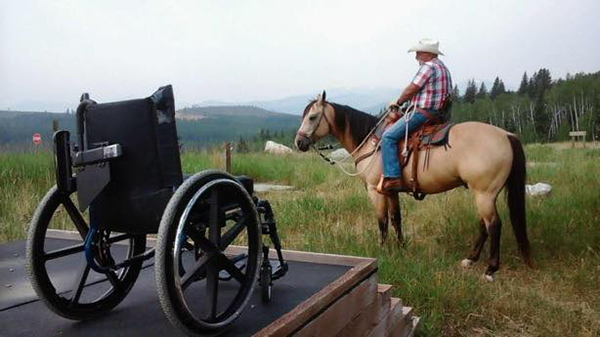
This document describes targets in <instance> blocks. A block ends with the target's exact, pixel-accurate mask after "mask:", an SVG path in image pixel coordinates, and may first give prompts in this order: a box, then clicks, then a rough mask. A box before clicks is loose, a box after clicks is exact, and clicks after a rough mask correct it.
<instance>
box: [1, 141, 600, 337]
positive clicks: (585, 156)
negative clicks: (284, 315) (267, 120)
mask: <svg viewBox="0 0 600 337" xmlns="http://www.w3.org/2000/svg"><path fill="white" fill-rule="evenodd" d="M526 154H527V159H528V162H529V166H528V171H529V172H528V182H529V183H535V182H545V183H549V184H551V185H552V186H553V191H552V193H551V194H550V195H549V196H546V197H541V198H530V197H528V198H527V202H528V204H527V216H528V226H529V236H530V240H531V243H532V251H533V259H534V260H533V261H534V264H535V268H534V269H528V268H526V267H525V266H524V264H523V263H522V262H521V260H520V258H519V255H518V253H517V249H516V243H515V239H514V236H513V234H512V230H511V227H510V224H509V219H508V214H507V212H506V207H505V202H504V200H503V199H504V198H502V200H500V201H499V202H498V204H499V208H500V212H501V217H502V220H503V223H504V230H503V233H502V243H501V247H502V251H501V254H502V255H501V261H502V266H501V270H500V271H499V272H498V274H497V281H495V282H493V283H488V282H484V281H482V280H481V275H482V274H483V272H484V270H485V262H484V261H485V259H482V261H480V262H478V263H477V264H476V265H475V266H474V267H473V268H471V269H468V270H464V269H462V268H461V267H460V266H459V261H460V260H461V259H463V258H465V257H466V255H467V252H468V250H469V249H470V247H471V244H472V242H473V241H474V240H475V238H476V236H477V232H478V230H477V220H476V216H475V210H474V206H473V203H472V200H471V196H470V194H469V191H468V190H466V189H462V188H460V189H457V190H454V191H451V192H449V193H446V194H440V195H433V196H428V197H427V198H426V199H425V200H424V201H422V202H417V201H414V200H412V199H410V198H409V197H408V196H403V197H402V215H403V226H404V227H403V228H404V232H405V238H406V240H407V243H406V245H405V246H403V247H401V248H399V247H397V246H396V245H395V244H394V242H393V240H390V242H389V243H388V244H387V245H386V246H384V247H382V246H380V245H379V243H378V242H379V241H378V240H379V232H378V228H377V224H376V221H375V217H374V211H373V210H372V209H371V205H370V203H369V201H368V199H367V195H366V192H365V191H364V187H363V185H362V183H361V181H360V180H359V179H358V178H349V177H346V176H345V175H344V174H343V173H341V172H340V171H339V170H337V169H336V168H335V167H331V166H329V165H327V164H324V163H322V162H321V161H320V159H319V158H318V157H317V156H316V155H314V154H312V155H311V154H304V155H300V154H295V155H291V156H286V157H275V156H269V155H265V154H244V155H237V154H236V155H235V156H234V158H233V171H234V173H235V174H246V175H249V176H252V177H253V178H254V179H255V180H257V181H260V182H271V183H277V184H287V185H293V186H295V187H296V189H294V190H293V191H286V192H270V193H265V194H263V195H261V197H263V198H266V199H268V200H269V201H270V202H271V203H272V205H273V208H274V211H275V215H276V217H277V220H278V229H279V233H280V235H281V237H282V241H283V245H284V248H286V249H297V250H309V251H315V252H326V253H336V254H348V255H358V256H369V257H375V258H377V259H378V263H379V281H380V282H381V283H389V284H393V285H394V288H393V289H394V290H393V295H394V296H396V297H401V298H402V299H403V301H404V303H406V304H407V305H410V306H413V307H414V308H415V311H416V314H417V315H419V316H421V317H422V320H421V322H422V325H421V327H420V330H419V335H422V336H439V335H444V336H464V335H468V336H598V335H600V198H599V197H600V149H575V150H571V149H562V147H561V146H558V147H557V146H548V145H530V146H527V148H526ZM183 166H184V171H186V172H197V171H201V170H203V169H206V168H220V167H223V164H222V162H221V157H220V156H219V155H217V154H212V155H211V154H196V153H186V154H184V156H183ZM53 175H54V173H53V170H52V157H51V156H50V155H49V154H47V153H39V154H37V155H33V154H7V153H4V154H3V153H0V242H6V241H10V240H17V239H23V238H24V237H25V232H26V227H27V223H28V221H29V219H30V217H31V215H32V213H33V211H34V209H35V207H36V205H37V203H38V202H39V200H40V199H41V197H42V196H43V194H44V193H45V191H46V190H47V189H48V188H49V187H50V186H51V185H52V184H53V180H54V177H53ZM390 230H391V229H390ZM391 234H393V232H392V233H391ZM483 254H484V255H483V256H487V247H486V250H484V253H483ZM276 287H277V285H275V291H276Z"/></svg>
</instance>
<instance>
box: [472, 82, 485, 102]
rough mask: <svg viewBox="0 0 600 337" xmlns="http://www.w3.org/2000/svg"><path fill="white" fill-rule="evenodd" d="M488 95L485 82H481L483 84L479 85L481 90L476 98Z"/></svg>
mask: <svg viewBox="0 0 600 337" xmlns="http://www.w3.org/2000/svg"><path fill="white" fill-rule="evenodd" d="M487 95H488V91H487V88H486V87H485V83H483V82H481V86H480V87H479V91H478V92H477V95H475V98H486V97H487Z"/></svg>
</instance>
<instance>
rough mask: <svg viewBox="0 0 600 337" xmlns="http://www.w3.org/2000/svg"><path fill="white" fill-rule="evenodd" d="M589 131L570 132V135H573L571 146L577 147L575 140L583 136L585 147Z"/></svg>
mask: <svg viewBox="0 0 600 337" xmlns="http://www.w3.org/2000/svg"><path fill="white" fill-rule="evenodd" d="M586 135H587V132H585V131H571V132H569V136H570V137H571V148H573V149H574V148H575V140H576V139H577V140H578V139H579V138H581V140H582V141H583V148H585V136H586Z"/></svg>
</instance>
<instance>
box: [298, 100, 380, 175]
mask: <svg viewBox="0 0 600 337" xmlns="http://www.w3.org/2000/svg"><path fill="white" fill-rule="evenodd" d="M389 113H390V110H389V109H386V111H385V113H384V114H383V115H382V116H381V117H380V118H379V120H378V121H377V124H375V126H374V127H373V128H372V129H371V131H369V133H368V134H367V136H366V137H365V138H364V139H363V140H362V142H360V144H359V145H358V146H357V147H356V148H355V149H354V151H352V153H350V154H348V156H346V157H345V158H343V159H342V160H339V161H337V160H334V159H332V158H329V157H327V156H326V155H324V154H323V153H322V152H321V150H320V149H319V148H317V147H316V146H315V144H314V142H313V141H312V139H311V138H310V137H309V136H308V135H306V134H301V135H302V136H304V137H306V138H307V139H308V140H309V141H310V145H311V147H312V148H313V149H314V150H315V151H316V152H317V153H318V154H319V156H320V157H321V158H323V160H324V161H326V162H327V163H329V164H330V165H335V164H343V163H345V162H346V161H347V160H348V158H350V157H353V156H354V154H355V153H356V152H358V151H359V150H360V149H361V148H362V147H363V145H365V143H366V142H367V141H368V140H369V139H370V138H371V136H372V135H373V132H375V130H377V128H378V127H379V125H380V124H381V123H382V122H383V121H384V120H385V119H386V117H387V116H388V115H389ZM323 116H325V108H323V111H322V112H321V117H320V118H322V117H323ZM325 121H327V123H328V124H329V125H331V123H329V120H328V119H327V117H326V116H325ZM320 123H321V120H320V119H319V123H317V125H319V124H320ZM315 130H316V129H315ZM313 132H314V130H313ZM311 136H312V133H311ZM380 144H381V140H379V142H377V144H375V148H374V149H373V150H372V151H369V152H368V153H365V154H363V155H361V156H360V157H358V158H357V159H355V160H354V165H355V166H357V165H358V163H360V162H361V161H363V160H364V159H367V158H368V157H371V161H370V162H369V164H367V166H365V167H364V169H362V170H360V171H359V172H355V173H352V172H348V171H346V170H345V169H344V168H343V167H342V166H341V165H338V167H339V168H340V170H342V172H344V173H345V174H346V175H348V176H351V177H356V176H359V175H361V174H363V173H364V172H365V171H366V170H367V169H369V168H370V167H371V165H372V164H373V162H374V159H375V156H373V154H375V153H376V152H377V151H378V150H379V145H380Z"/></svg>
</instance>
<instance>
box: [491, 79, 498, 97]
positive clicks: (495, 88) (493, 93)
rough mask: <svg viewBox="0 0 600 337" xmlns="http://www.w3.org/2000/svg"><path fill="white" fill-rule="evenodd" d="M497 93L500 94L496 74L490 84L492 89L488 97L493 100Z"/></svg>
mask: <svg viewBox="0 0 600 337" xmlns="http://www.w3.org/2000/svg"><path fill="white" fill-rule="evenodd" d="M498 95H500V78H498V76H496V79H495V80H494V84H492V90H490V99H491V100H494V99H496V97H498Z"/></svg>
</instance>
